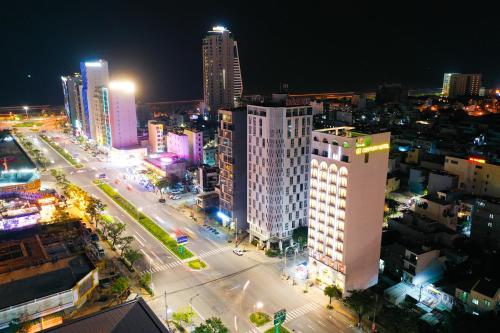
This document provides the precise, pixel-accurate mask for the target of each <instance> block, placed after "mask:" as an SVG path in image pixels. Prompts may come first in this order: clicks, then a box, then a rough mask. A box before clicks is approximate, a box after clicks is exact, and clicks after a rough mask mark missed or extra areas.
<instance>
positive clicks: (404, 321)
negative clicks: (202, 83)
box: [379, 306, 419, 333]
mask: <svg viewBox="0 0 500 333" xmlns="http://www.w3.org/2000/svg"><path fill="white" fill-rule="evenodd" d="M379 318H380V322H381V323H382V325H383V327H384V331H387V332H388V333H398V332H405V333H418V331H419V330H418V326H417V322H418V316H417V315H416V314H415V313H414V312H413V311H411V310H410V309H406V308H401V307H398V306H390V307H385V308H384V311H383V312H381V314H380V316H379Z"/></svg>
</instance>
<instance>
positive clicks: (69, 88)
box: [61, 73, 82, 129]
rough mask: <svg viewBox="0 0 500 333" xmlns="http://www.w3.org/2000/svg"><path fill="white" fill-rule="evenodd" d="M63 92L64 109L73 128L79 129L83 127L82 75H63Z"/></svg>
mask: <svg viewBox="0 0 500 333" xmlns="http://www.w3.org/2000/svg"><path fill="white" fill-rule="evenodd" d="M61 81H62V86H63V93H64V109H65V110H66V115H67V116H68V120H69V122H70V124H71V128H73V129H78V128H80V127H81V115H82V110H81V95H80V91H81V90H80V89H81V85H82V77H81V76H80V74H79V73H75V74H73V75H69V76H61Z"/></svg>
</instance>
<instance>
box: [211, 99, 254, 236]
mask: <svg viewBox="0 0 500 333" xmlns="http://www.w3.org/2000/svg"><path fill="white" fill-rule="evenodd" d="M217 137H218V141H219V142H218V146H217V149H218V155H217V157H218V161H217V164H218V166H219V170H220V175H219V186H218V189H217V190H218V192H219V216H221V217H222V219H223V220H225V221H231V222H232V223H234V224H235V227H236V228H237V230H238V233H239V234H240V233H243V232H246V231H247V230H248V222H247V109H246V108H237V109H231V110H225V109H219V129H218V133H217Z"/></svg>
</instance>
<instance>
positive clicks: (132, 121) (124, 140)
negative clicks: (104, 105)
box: [103, 81, 138, 149]
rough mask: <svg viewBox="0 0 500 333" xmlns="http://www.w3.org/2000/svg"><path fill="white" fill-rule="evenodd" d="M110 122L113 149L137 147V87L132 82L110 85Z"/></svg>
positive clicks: (117, 82) (116, 82)
mask: <svg viewBox="0 0 500 333" xmlns="http://www.w3.org/2000/svg"><path fill="white" fill-rule="evenodd" d="M103 110H104V109H103ZM109 122H110V125H111V126H110V131H111V135H110V136H111V142H112V146H113V148H116V149H123V148H131V147H136V146H137V142H138V141H137V112H136V106H135V85H134V84H133V83H132V82H130V81H112V82H110V83H109ZM106 135H108V133H106Z"/></svg>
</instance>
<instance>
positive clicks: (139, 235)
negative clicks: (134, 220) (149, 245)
mask: <svg viewBox="0 0 500 333" xmlns="http://www.w3.org/2000/svg"><path fill="white" fill-rule="evenodd" d="M135 234H136V235H137V236H138V237H139V238H140V239H142V240H143V241H144V242H146V239H144V237H142V236H141V234H139V233H138V232H137V231H136V232H135Z"/></svg>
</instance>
